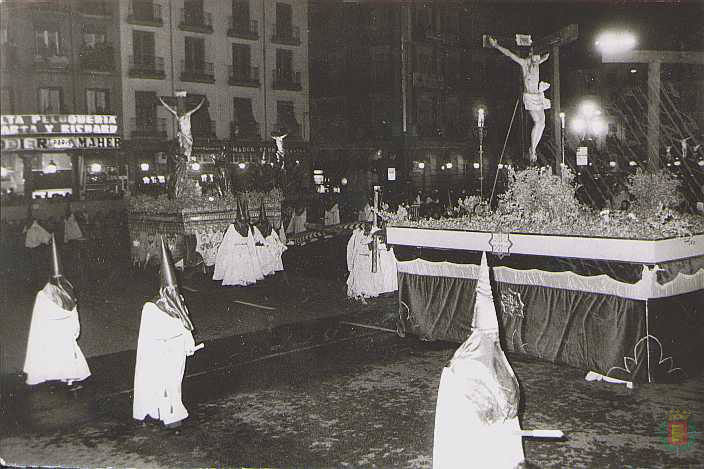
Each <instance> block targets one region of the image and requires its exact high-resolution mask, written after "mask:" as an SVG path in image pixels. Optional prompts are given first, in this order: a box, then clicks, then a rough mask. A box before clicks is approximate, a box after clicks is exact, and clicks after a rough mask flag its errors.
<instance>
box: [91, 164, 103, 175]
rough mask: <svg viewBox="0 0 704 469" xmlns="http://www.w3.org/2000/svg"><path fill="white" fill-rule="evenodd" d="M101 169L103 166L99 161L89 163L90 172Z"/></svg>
mask: <svg viewBox="0 0 704 469" xmlns="http://www.w3.org/2000/svg"><path fill="white" fill-rule="evenodd" d="M102 170H103V166H102V165H101V164H100V163H93V164H91V165H90V172H91V173H93V174H95V173H99V172H101V171H102Z"/></svg>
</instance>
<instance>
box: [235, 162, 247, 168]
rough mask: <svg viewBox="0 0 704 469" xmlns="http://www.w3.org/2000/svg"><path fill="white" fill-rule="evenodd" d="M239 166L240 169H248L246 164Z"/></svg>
mask: <svg viewBox="0 0 704 469" xmlns="http://www.w3.org/2000/svg"><path fill="white" fill-rule="evenodd" d="M237 166H239V168H240V169H245V168H246V167H247V165H246V164H245V163H240V164H238V165H237Z"/></svg>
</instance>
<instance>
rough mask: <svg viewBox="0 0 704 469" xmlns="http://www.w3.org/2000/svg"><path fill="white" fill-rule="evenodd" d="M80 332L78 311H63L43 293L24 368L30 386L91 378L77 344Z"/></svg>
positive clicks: (34, 316) (36, 307) (36, 304)
mask: <svg viewBox="0 0 704 469" xmlns="http://www.w3.org/2000/svg"><path fill="white" fill-rule="evenodd" d="M80 333H81V324H80V322H79V320H78V311H77V309H76V308H75V307H74V308H73V309H72V310H71V311H67V310H65V309H63V308H62V307H61V306H59V305H57V304H56V303H54V302H53V301H52V300H51V297H50V296H49V294H47V293H45V292H44V290H40V291H39V292H38V293H37V298H36V300H35V302H34V309H33V310H32V322H31V325H30V328H29V338H28V340H27V354H26V357H25V361H24V367H23V371H24V372H25V373H26V374H27V384H29V385H34V384H39V383H42V382H44V381H52V380H60V381H64V382H68V383H70V382H72V381H81V380H84V379H86V378H87V377H89V376H90V369H89V368H88V363H86V358H85V356H84V355H83V352H81V349H80V347H79V346H78V342H76V340H77V339H78V336H79V335H80Z"/></svg>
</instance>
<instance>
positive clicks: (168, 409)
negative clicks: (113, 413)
mask: <svg viewBox="0 0 704 469" xmlns="http://www.w3.org/2000/svg"><path fill="white" fill-rule="evenodd" d="M194 348H195V343H194V341H193V335H192V334H191V331H189V330H187V329H186V328H185V327H184V326H183V323H182V322H181V320H180V319H178V318H174V317H171V316H169V315H168V314H166V313H165V312H164V311H162V310H161V309H159V307H158V306H157V305H155V304H154V303H152V302H147V303H145V304H144V307H143V308H142V320H141V322H140V324H139V339H138V340H137V362H136V365H135V370H134V400H133V403H132V417H133V418H135V419H136V420H144V418H145V417H146V416H147V415H148V416H150V417H152V418H154V419H157V420H161V421H162V422H163V423H164V424H165V425H168V424H171V423H175V422H178V421H181V420H183V419H185V418H186V417H188V411H187V410H186V407H184V405H183V402H182V401H181V381H183V374H184V371H185V369H186V356H187V355H188V356H190V355H193V352H194Z"/></svg>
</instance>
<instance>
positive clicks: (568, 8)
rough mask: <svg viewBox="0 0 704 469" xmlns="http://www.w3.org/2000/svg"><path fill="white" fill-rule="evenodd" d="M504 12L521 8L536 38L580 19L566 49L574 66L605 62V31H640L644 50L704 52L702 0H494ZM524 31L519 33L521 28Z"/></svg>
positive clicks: (566, 62) (564, 56) (565, 55)
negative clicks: (600, 41) (601, 37)
mask: <svg viewBox="0 0 704 469" xmlns="http://www.w3.org/2000/svg"><path fill="white" fill-rule="evenodd" d="M492 3H496V4H497V6H498V5H500V6H498V8H497V10H499V12H500V11H501V10H507V9H513V8H515V9H516V10H519V11H520V12H521V14H522V16H523V17H524V18H525V21H526V25H527V28H526V30H524V31H523V32H530V33H531V34H533V39H534V40H536V39H538V38H540V37H541V36H543V35H545V34H549V33H551V32H553V31H555V30H558V29H560V28H561V27H563V26H565V25H568V24H571V23H575V24H577V25H578V26H579V39H578V40H577V41H576V42H575V43H574V44H572V45H570V46H567V47H565V49H563V53H562V54H561V58H562V60H563V64H564V65H567V66H568V67H579V68H581V67H590V66H595V65H597V64H599V63H600V62H601V57H600V55H599V53H598V51H597V49H596V47H595V46H594V42H595V40H596V37H597V35H598V34H599V33H600V32H602V31H604V30H610V29H613V30H628V31H630V32H632V33H634V34H635V36H636V37H637V40H638V43H637V45H636V49H639V50H698V51H704V0H700V1H679V2H676V1H652V0H651V1H648V0H640V1H635V0H628V1H594V0H576V1H549V2H546V1H542V2H539V1H523V2H504V1H499V2H492ZM515 32H519V31H515Z"/></svg>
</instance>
